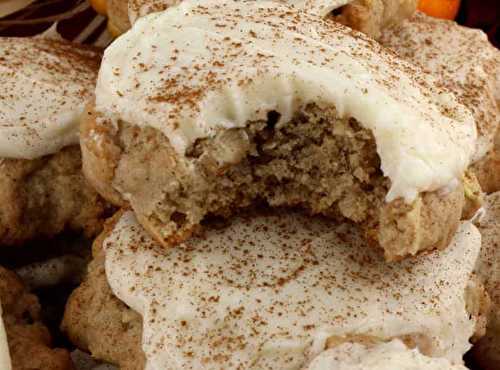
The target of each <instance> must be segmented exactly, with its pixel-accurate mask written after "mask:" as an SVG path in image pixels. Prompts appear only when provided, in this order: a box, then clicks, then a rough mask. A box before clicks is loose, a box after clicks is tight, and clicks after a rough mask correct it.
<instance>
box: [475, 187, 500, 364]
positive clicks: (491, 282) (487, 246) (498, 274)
mask: <svg viewBox="0 0 500 370" xmlns="http://www.w3.org/2000/svg"><path fill="white" fill-rule="evenodd" d="M485 211H486V212H485V215H484V216H483V217H482V219H481V220H480V223H479V230H480V232H481V235H482V240H483V246H482V248H481V255H480V258H479V262H478V265H477V269H476V270H477V274H478V275H479V276H480V277H481V278H482V279H483V281H484V286H485V288H486V290H487V292H488V293H489V295H490V298H491V302H492V309H491V314H490V317H489V321H488V326H487V331H486V336H485V337H484V338H483V339H481V340H480V341H479V343H478V344H477V345H476V346H474V354H475V358H476V361H477V362H478V363H479V364H480V365H481V367H482V368H483V369H486V370H495V369H498V368H500V193H498V192H497V193H494V194H491V195H489V196H488V197H487V204H486V206H485Z"/></svg>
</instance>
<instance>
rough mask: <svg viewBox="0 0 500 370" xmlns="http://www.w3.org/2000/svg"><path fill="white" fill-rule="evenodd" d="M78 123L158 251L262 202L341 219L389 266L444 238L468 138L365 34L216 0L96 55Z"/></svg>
mask: <svg viewBox="0 0 500 370" xmlns="http://www.w3.org/2000/svg"><path fill="white" fill-rule="evenodd" d="M291 29H293V30H294V32H289V30H291ZM193 30H196V32H194V31H193ZM242 35H243V36H242ZM205 45H206V46H205ZM167 56H168V57H167ZM81 130H82V132H81V144H82V151H83V162H84V165H83V167H84V172H85V174H86V176H87V178H88V179H89V180H90V181H91V182H92V184H93V185H94V187H95V188H96V189H98V191H99V192H100V193H101V194H102V195H103V196H104V197H106V198H107V199H109V200H110V201H112V202H114V203H115V204H117V205H130V206H131V207H132V208H133V210H134V212H135V213H136V215H137V217H138V219H139V222H140V223H141V224H142V225H143V226H144V227H145V228H146V229H147V230H148V231H149V232H150V233H151V234H153V235H154V237H155V238H156V240H157V241H159V242H160V243H162V244H163V245H166V246H168V245H172V244H175V243H176V242H179V241H182V240H184V239H185V238H187V237H188V236H189V235H190V234H191V233H192V232H193V231H195V230H196V229H197V228H198V227H199V225H200V223H201V222H202V221H203V220H204V218H205V216H206V215H209V214H215V215H221V216H229V215H231V214H233V213H234V212H235V211H236V210H237V209H238V208H241V207H246V206H248V205H250V204H252V203H254V202H256V201H265V202H267V203H268V204H270V205H273V206H300V207H303V208H305V209H307V210H308V211H310V212H311V213H314V214H318V213H319V214H324V215H328V216H331V217H333V218H336V219H342V220H344V219H349V220H351V221H353V222H355V223H357V224H359V225H361V226H362V227H363V229H364V230H365V232H366V235H367V238H368V239H369V240H370V241H371V242H372V244H373V245H377V246H381V247H382V248H383V249H384V250H385V254H386V256H387V258H388V259H391V260H393V259H400V258H402V257H404V256H406V255H409V254H415V253H417V252H418V251H421V250H428V249H433V248H443V247H445V246H447V245H448V242H449V240H450V238H451V236H452V235H453V233H454V231H455V229H456V227H457V225H458V221H459V219H460V214H461V212H462V208H463V203H464V195H463V186H462V178H463V175H464V171H465V169H466V168H467V166H468V163H469V160H470V157H471V155H472V153H473V151H474V146H475V138H476V131H475V125H474V121H473V118H472V116H471V114H470V112H469V111H468V110H467V109H466V108H465V107H463V106H462V105H460V104H459V103H458V102H457V101H456V99H455V97H454V96H453V95H452V94H449V93H447V92H445V91H443V90H441V89H440V88H438V87H437V86H436V85H435V83H434V79H433V78H432V77H430V76H428V75H426V74H425V73H423V72H422V71H420V70H419V69H417V68H416V67H413V66H412V65H411V64H409V63H407V62H405V61H402V60H400V59H398V58H397V57H396V56H395V55H394V54H393V53H390V52H387V51H385V49H383V48H382V47H381V46H379V45H378V44H377V43H375V42H374V41H372V40H370V39H368V38H365V37H364V36H363V35H361V34H358V33H353V32H352V30H350V29H348V28H346V27H344V26H342V25H340V24H336V23H333V22H324V21H321V20H319V19H318V18H317V16H314V15H310V14H307V13H304V12H300V11H296V10H294V9H293V8H291V7H288V6H284V5H280V4H277V3H272V2H253V1H251V2H243V3H242V2H240V1H217V0H213V1H210V2H208V3H207V2H203V3H198V2H193V1H188V2H182V3H181V4H179V5H178V6H176V7H173V8H170V9H168V10H166V11H165V12H161V13H155V14H151V15H148V16H146V17H143V18H140V19H139V20H138V21H137V22H136V23H135V25H134V27H133V28H132V30H131V31H129V32H127V34H126V35H123V37H120V38H119V39H117V40H116V41H115V42H114V43H113V44H112V45H111V46H110V47H109V48H108V49H106V52H105V56H104V58H103V63H102V66H101V69H100V72H99V78H98V83H97V88H96V99H95V103H94V104H93V105H92V106H91V107H90V108H89V111H88V114H87V115H86V116H85V118H84V120H83V122H82V126H81Z"/></svg>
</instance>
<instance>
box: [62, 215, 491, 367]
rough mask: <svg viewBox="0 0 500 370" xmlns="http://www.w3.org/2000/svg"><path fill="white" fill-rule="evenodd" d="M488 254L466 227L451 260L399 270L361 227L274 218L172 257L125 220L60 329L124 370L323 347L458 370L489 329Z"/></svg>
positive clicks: (256, 363)
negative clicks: (398, 344) (388, 349)
mask: <svg viewBox="0 0 500 370" xmlns="http://www.w3.org/2000/svg"><path fill="white" fill-rule="evenodd" d="M480 244H481V241H480V235H479V232H478V231H477V229H476V228H475V227H474V226H473V225H472V224H470V223H466V222H464V223H462V224H461V226H460V228H459V231H458V233H457V234H456V235H455V237H454V239H453V241H452V243H451V245H450V247H449V248H447V249H446V250H444V251H435V252H432V253H430V254H428V255H425V256H420V257H418V258H417V257H414V258H412V259H408V260H405V261H402V262H401V263H398V264H390V263H387V262H385V261H384V260H383V258H382V257H381V256H380V255H379V254H378V253H377V252H376V251H374V250H373V249H372V248H367V247H366V243H365V241H364V240H363V237H362V235H360V232H359V231H357V230H356V229H355V228H353V227H352V225H348V224H342V225H338V226H336V227H332V225H331V223H330V222H329V221H328V220H325V219H323V218H311V217H308V216H305V215H302V214H298V213H294V212H285V211H273V212H270V213H267V212H264V213H260V212H258V213H257V214H254V213H251V214H250V215H247V216H244V217H236V218H235V219H234V220H233V222H232V223H231V224H230V225H229V226H226V227H224V228H217V229H215V228H211V229H207V230H206V234H205V235H204V237H199V238H191V239H190V240H189V241H187V242H185V243H183V244H181V245H179V246H177V248H169V249H165V248H162V247H161V246H160V245H159V244H157V243H156V242H155V241H154V240H153V239H152V238H151V237H150V236H149V235H148V233H147V232H146V231H145V230H144V229H143V228H142V227H141V226H140V225H139V224H138V223H137V221H136V218H135V216H134V214H133V213H132V212H130V211H126V212H124V213H122V214H118V215H117V216H116V217H115V220H114V221H113V222H112V223H111V224H110V225H109V227H108V228H107V231H106V232H105V233H104V234H103V235H102V236H101V237H100V238H99V239H98V241H97V242H96V244H95V246H94V251H95V260H94V262H93V263H92V264H91V268H90V270H89V275H88V277H87V281H86V282H85V283H84V284H83V285H82V286H81V287H80V288H78V289H77V290H76V291H75V292H74V293H73V295H72V297H71V298H70V300H69V302H68V305H67V308H66V313H65V319H64V323H63V327H64V329H65V331H66V332H68V333H69V336H70V338H72V339H73V340H75V342H76V343H82V344H83V345H85V344H89V343H93V341H90V338H94V340H95V338H98V339H97V341H98V343H99V345H94V349H92V347H90V348H91V350H92V353H93V355H94V356H96V357H98V358H100V357H99V356H103V355H106V356H107V357H106V360H108V361H111V362H113V363H117V364H120V365H121V366H124V364H127V363H128V364H130V367H129V369H143V368H144V367H145V366H146V368H155V369H165V368H170V367H169V366H170V364H176V365H175V368H192V369H201V368H203V369H216V368H217V369H218V368H220V366H221V364H222V363H224V364H226V365H227V366H228V367H227V368H228V369H229V368H230V369H241V368H245V369H304V368H305V367H306V366H307V365H308V363H309V362H310V361H311V360H313V359H314V358H315V357H316V356H317V355H318V354H320V353H321V352H323V351H324V350H325V349H327V348H334V347H337V346H339V345H341V344H343V343H346V342H362V341H365V342H369V343H373V344H377V343H382V342H385V341H389V340H391V339H394V338H399V339H400V340H402V341H403V342H404V343H405V345H406V346H408V347H409V348H417V349H418V351H420V352H421V353H422V354H423V355H425V356H429V357H439V358H444V359H447V360H448V361H450V363H454V364H461V361H462V356H463V355H464V353H465V352H466V351H467V350H468V349H469V348H470V343H469V340H470V338H471V337H473V336H474V335H475V334H476V333H481V332H483V331H484V318H483V315H484V311H485V300H483V299H482V297H483V295H484V291H483V289H482V287H481V285H480V284H479V283H478V282H477V280H475V279H473V277H472V271H473V269H474V265H475V261H476V259H477V256H478V254H479V249H480ZM103 286H104V287H106V286H109V288H102V287H103ZM131 311H132V312H131ZM137 314H139V315H140V316H139V317H138V316H137ZM138 326H139V327H138ZM138 330H139V331H138ZM105 333H109V335H103V334H105ZM139 338H142V343H141V342H140V341H139ZM140 343H141V344H140ZM94 344H95V342H94ZM138 353H143V354H144V356H145V358H143V357H142V356H138V355H137V354H138ZM134 356H135V357H134ZM133 358H136V359H137V360H140V361H135V362H134V363H133V365H132V361H130V360H131V359H133ZM145 364H147V365H145ZM148 366H149V367H148Z"/></svg>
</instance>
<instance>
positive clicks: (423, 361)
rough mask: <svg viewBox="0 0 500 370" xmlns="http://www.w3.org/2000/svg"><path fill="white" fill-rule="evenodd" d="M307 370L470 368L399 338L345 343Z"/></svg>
mask: <svg viewBox="0 0 500 370" xmlns="http://www.w3.org/2000/svg"><path fill="white" fill-rule="evenodd" d="M308 370H467V368H466V367H465V366H463V365H452V364H451V363H450V362H449V361H448V360H447V359H444V358H432V357H427V356H424V355H422V354H421V353H420V352H419V350H418V349H408V348H407V347H406V346H405V345H404V343H403V342H401V341H400V340H397V339H395V340H393V341H391V342H387V343H381V344H379V345H377V346H374V347H366V346H364V345H362V344H359V343H344V344H342V345H340V346H338V347H335V348H333V349H330V350H327V351H325V352H323V353H321V354H320V355H319V356H318V357H316V358H315V359H314V360H313V362H312V363H311V365H310V366H309V367H308Z"/></svg>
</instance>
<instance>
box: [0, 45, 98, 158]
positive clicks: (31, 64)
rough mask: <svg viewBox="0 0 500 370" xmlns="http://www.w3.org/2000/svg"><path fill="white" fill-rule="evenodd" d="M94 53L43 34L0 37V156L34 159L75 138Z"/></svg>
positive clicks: (91, 80) (93, 78) (91, 77)
mask: <svg viewBox="0 0 500 370" xmlns="http://www.w3.org/2000/svg"><path fill="white" fill-rule="evenodd" d="M99 59H100V54H99V53H98V52H97V51H93V50H91V49H88V48H80V47H78V46H76V45H74V44H70V43H68V42H59V41H55V40H46V39H43V38H1V39H0V84H1V86H2V88H1V90H0V157H7V158H23V159H34V158H38V157H41V156H44V155H47V154H51V153H54V152H57V151H58V150H60V149H61V148H63V147H65V146H68V145H72V144H78V130H79V129H78V126H79V117H80V114H81V113H82V111H83V107H84V105H85V104H86V103H87V100H88V99H89V98H90V97H91V96H92V90H93V89H94V86H95V81H96V78H97V71H98V65H99Z"/></svg>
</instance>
